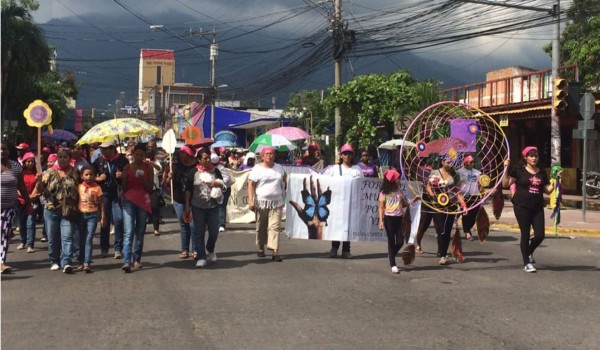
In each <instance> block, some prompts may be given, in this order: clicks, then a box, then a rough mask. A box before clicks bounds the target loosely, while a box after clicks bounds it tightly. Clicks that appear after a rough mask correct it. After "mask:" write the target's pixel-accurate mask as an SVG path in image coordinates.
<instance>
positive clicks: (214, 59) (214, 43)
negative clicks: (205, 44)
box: [210, 29, 219, 138]
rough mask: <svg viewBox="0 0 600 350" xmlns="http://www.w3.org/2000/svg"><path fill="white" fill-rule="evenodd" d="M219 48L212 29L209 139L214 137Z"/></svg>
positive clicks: (215, 33) (215, 34)
mask: <svg viewBox="0 0 600 350" xmlns="http://www.w3.org/2000/svg"><path fill="white" fill-rule="evenodd" d="M218 55H219V46H218V45H217V32H216V31H215V30H214V29H213V40H212V43H211V44H210V94H211V97H210V137H211V138H214V137H215V102H216V101H215V99H216V97H217V79H216V69H217V67H216V66H217V56H218Z"/></svg>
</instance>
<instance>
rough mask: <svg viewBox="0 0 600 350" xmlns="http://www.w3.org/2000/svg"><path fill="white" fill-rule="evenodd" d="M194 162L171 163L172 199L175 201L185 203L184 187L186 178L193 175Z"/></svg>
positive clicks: (194, 170)
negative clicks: (187, 163) (190, 163)
mask: <svg viewBox="0 0 600 350" xmlns="http://www.w3.org/2000/svg"><path fill="white" fill-rule="evenodd" d="M195 172H196V163H194V164H192V165H187V166H186V165H183V163H181V162H177V163H175V164H173V200H174V201H175V202H177V203H185V187H186V183H187V181H188V179H189V178H190V177H191V178H193V177H194V173H195Z"/></svg>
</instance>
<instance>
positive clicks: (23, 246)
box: [17, 243, 25, 250]
mask: <svg viewBox="0 0 600 350" xmlns="http://www.w3.org/2000/svg"><path fill="white" fill-rule="evenodd" d="M23 249H25V244H23V243H19V245H18V246H17V250H23Z"/></svg>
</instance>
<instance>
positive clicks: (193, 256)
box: [192, 252, 198, 260]
mask: <svg viewBox="0 0 600 350" xmlns="http://www.w3.org/2000/svg"><path fill="white" fill-rule="evenodd" d="M192 258H194V260H196V259H198V252H193V253H192Z"/></svg>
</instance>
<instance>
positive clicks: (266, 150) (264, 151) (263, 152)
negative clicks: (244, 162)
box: [260, 146, 275, 157]
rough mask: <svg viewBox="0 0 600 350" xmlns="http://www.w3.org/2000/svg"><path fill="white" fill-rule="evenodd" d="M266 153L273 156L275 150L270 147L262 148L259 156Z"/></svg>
mask: <svg viewBox="0 0 600 350" xmlns="http://www.w3.org/2000/svg"><path fill="white" fill-rule="evenodd" d="M267 152H271V153H273V154H274V153H275V148H273V147H271V146H267V147H264V148H263V149H262V150H260V156H261V157H262V156H263V155H264V154H265V153H267Z"/></svg>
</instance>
